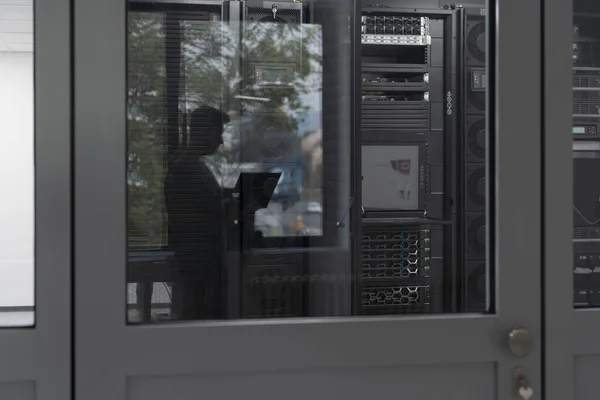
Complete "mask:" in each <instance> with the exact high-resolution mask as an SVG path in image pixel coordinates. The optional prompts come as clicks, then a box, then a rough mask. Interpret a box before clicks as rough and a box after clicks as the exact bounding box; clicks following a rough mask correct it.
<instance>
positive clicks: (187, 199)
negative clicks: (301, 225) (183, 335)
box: [164, 106, 229, 320]
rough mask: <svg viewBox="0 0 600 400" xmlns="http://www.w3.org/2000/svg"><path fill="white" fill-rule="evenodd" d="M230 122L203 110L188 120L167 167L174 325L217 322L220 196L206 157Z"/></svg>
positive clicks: (166, 183)
mask: <svg viewBox="0 0 600 400" xmlns="http://www.w3.org/2000/svg"><path fill="white" fill-rule="evenodd" d="M228 122H229V116H228V115H227V114H225V113H222V112H221V111H219V110H217V109H215V108H212V107H209V106H202V107H200V108H198V109H196V110H195V111H194V112H193V113H192V115H191V118H190V130H189V131H190V137H189V141H188V143H187V146H186V147H185V148H184V150H183V151H182V152H181V153H180V155H179V157H177V159H176V160H175V161H174V162H173V164H172V165H171V166H170V167H169V170H168V172H167V175H166V177H165V181H164V196H165V205H166V211H167V215H168V226H169V246H170V248H171V249H172V250H173V251H174V253H175V259H176V261H177V270H178V272H179V273H178V278H179V280H178V281H177V282H173V286H172V287H173V291H172V295H171V297H172V309H173V312H174V313H175V315H176V317H177V319H180V320H196V319H218V318H220V317H221V258H222V256H221V251H222V245H221V224H222V219H221V215H222V199H223V195H222V190H221V187H220V185H219V183H218V182H217V180H216V179H215V176H214V175H213V173H212V171H211V170H210V169H209V167H208V166H207V164H206V159H205V158H204V157H205V156H208V155H211V154H213V153H215V152H216V151H217V149H218V148H219V146H221V145H222V144H223V138H222V135H223V125H224V124H226V123H228Z"/></svg>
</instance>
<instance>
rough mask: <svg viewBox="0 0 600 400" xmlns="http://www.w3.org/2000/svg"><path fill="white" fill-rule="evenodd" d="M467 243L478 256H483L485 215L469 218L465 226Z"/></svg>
mask: <svg viewBox="0 0 600 400" xmlns="http://www.w3.org/2000/svg"><path fill="white" fill-rule="evenodd" d="M467 243H468V245H469V248H470V249H471V250H472V251H473V252H474V253H475V254H477V255H478V256H480V257H483V256H485V216H483V215H480V216H478V217H475V218H473V219H471V220H470V221H469V223H468V227H467Z"/></svg>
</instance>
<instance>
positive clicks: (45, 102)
mask: <svg viewBox="0 0 600 400" xmlns="http://www.w3.org/2000/svg"><path fill="white" fill-rule="evenodd" d="M33 23H34V32H35V34H34V37H35V40H34V54H33V59H34V68H33V71H34V75H33V76H32V77H31V79H33V80H34V113H35V114H34V115H35V117H34V116H33V115H32V118H35V119H34V132H35V134H34V143H35V144H34V146H35V150H34V152H35V156H34V157H35V158H34V160H35V201H34V204H35V206H34V207H35V227H34V229H35V230H34V232H35V234H34V237H35V250H34V265H35V307H34V310H35V325H34V326H33V327H26V328H1V327H0V354H2V359H3V360H4V361H10V362H3V363H0V392H2V390H1V389H2V386H3V385H7V384H11V383H17V384H25V385H31V386H30V389H24V390H25V392H22V391H20V390H21V389H18V388H13V390H17V392H13V393H19V394H20V395H31V396H33V397H32V398H35V399H36V400H65V399H70V398H71V383H72V382H71V372H72V371H71V106H72V104H71V29H70V27H71V4H70V1H69V0H36V1H35V4H34V22H33ZM25 393H27V394H25Z"/></svg>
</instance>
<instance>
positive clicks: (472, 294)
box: [467, 264, 486, 311]
mask: <svg viewBox="0 0 600 400" xmlns="http://www.w3.org/2000/svg"><path fill="white" fill-rule="evenodd" d="M469 269H470V271H469V275H468V276H467V294H468V296H469V297H468V300H467V311H474V308H475V307H477V306H481V305H482V304H485V294H486V293H485V292H486V274H485V265H484V264H475V266H473V265H472V264H471V265H469Z"/></svg>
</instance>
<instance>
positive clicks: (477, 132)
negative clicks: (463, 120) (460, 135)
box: [467, 118, 485, 161]
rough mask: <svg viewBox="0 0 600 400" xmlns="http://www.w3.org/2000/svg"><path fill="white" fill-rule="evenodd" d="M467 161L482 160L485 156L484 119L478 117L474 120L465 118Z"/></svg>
mask: <svg viewBox="0 0 600 400" xmlns="http://www.w3.org/2000/svg"><path fill="white" fill-rule="evenodd" d="M467 125H468V128H467V129H468V130H467V146H468V148H469V153H468V155H467V156H468V158H469V160H468V161H483V160H482V159H483V158H485V119H483V118H478V119H477V120H476V121H475V122H473V120H467Z"/></svg>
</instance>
